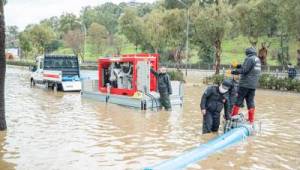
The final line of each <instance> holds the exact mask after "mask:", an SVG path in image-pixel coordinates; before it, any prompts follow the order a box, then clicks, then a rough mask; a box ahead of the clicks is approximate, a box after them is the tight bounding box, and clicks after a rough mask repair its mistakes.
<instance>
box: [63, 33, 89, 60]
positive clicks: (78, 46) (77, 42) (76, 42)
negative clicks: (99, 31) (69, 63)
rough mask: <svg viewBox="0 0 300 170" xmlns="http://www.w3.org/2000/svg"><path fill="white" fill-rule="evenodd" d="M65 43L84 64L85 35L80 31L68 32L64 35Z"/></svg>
mask: <svg viewBox="0 0 300 170" xmlns="http://www.w3.org/2000/svg"><path fill="white" fill-rule="evenodd" d="M64 41H65V44H66V45H67V46H68V47H70V48H72V50H73V53H74V54H75V55H76V56H78V57H80V58H81V61H82V62H84V41H85V35H84V33H83V32H81V31H80V29H75V30H71V31H68V33H66V34H65V35H64Z"/></svg>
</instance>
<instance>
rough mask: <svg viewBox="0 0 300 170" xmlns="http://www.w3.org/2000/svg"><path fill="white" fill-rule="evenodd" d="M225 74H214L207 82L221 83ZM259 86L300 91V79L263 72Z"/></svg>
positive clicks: (205, 80) (207, 78)
mask: <svg viewBox="0 0 300 170" xmlns="http://www.w3.org/2000/svg"><path fill="white" fill-rule="evenodd" d="M223 79H224V75H213V76H210V77H206V78H205V79H204V81H203V82H204V83H205V84H209V83H212V84H220V83H221V82H222V81H223ZM259 88H263V89H273V90H281V91H297V92H300V80H296V79H290V78H278V77H275V76H273V75H270V74H262V75H261V77H260V79H259Z"/></svg>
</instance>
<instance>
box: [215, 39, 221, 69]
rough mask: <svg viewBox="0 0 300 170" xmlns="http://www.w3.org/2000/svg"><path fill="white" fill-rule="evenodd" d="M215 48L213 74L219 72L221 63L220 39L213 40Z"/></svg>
mask: <svg viewBox="0 0 300 170" xmlns="http://www.w3.org/2000/svg"><path fill="white" fill-rule="evenodd" d="M215 49H216V62H215V66H216V71H215V74H219V73H220V63H221V52H222V51H221V40H216V41H215Z"/></svg>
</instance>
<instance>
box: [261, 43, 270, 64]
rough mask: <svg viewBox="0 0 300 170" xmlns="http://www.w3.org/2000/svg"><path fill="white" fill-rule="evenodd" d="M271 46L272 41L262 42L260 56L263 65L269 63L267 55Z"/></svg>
mask: <svg viewBox="0 0 300 170" xmlns="http://www.w3.org/2000/svg"><path fill="white" fill-rule="evenodd" d="M270 46H271V42H269V43H268V44H267V42H262V43H261V48H260V49H259V51H258V58H259V59H260V61H261V63H262V65H267V56H268V49H269V47H270Z"/></svg>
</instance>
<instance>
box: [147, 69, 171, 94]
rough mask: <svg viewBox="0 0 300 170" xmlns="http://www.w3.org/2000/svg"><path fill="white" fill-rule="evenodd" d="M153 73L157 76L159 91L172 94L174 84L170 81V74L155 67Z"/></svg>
mask: <svg viewBox="0 0 300 170" xmlns="http://www.w3.org/2000/svg"><path fill="white" fill-rule="evenodd" d="M151 73H152V74H154V75H155V77H156V78H157V81H158V82H157V84H158V85H157V88H158V92H159V93H168V94H169V95H171V94H172V86H171V81H170V76H169V75H168V74H167V73H158V72H156V71H155V70H154V69H153V68H151Z"/></svg>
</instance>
